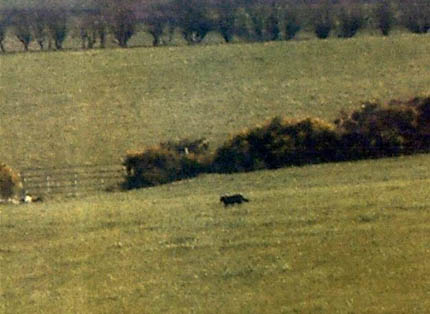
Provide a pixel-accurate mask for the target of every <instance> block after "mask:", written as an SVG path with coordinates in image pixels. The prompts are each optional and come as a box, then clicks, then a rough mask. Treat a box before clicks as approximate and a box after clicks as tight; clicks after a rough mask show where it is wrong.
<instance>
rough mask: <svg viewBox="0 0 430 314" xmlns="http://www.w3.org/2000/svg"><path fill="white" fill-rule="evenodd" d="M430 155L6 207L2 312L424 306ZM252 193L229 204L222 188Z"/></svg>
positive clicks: (429, 249)
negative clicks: (225, 204)
mask: <svg viewBox="0 0 430 314" xmlns="http://www.w3.org/2000/svg"><path fill="white" fill-rule="evenodd" d="M429 165H430V156H429V155H417V156H410V157H400V158H392V159H382V160H369V161H360V162H355V163H338V164H324V165H314V166H308V167H301V168H288V169H280V170H276V171H259V172H254V173H247V174H236V175H204V176H202V177H199V178H197V179H193V180H189V181H181V182H177V183H174V184H169V185H164V186H159V187H155V188H148V189H143V190H139V191H131V192H127V193H126V192H123V193H110V194H100V195H96V196H93V197H89V198H86V199H82V200H75V201H68V202H64V203H61V202H55V201H52V202H48V203H46V204H43V203H42V204H32V205H20V206H13V205H10V206H2V207H0V211H1V212H0V217H1V219H0V239H1V241H0V270H1V271H0V282H1V284H0V312H1V313H5V314H6V313H14V314H15V313H428V309H429V308H430V276H429V274H430V262H429V261H430V215H429V201H428V195H429V194H430V166H429ZM226 192H242V193H243V194H244V195H245V196H247V197H249V198H250V199H251V202H250V203H246V204H243V205H241V206H235V207H228V208H224V207H223V206H222V205H221V204H220V203H219V195H221V194H223V193H226Z"/></svg>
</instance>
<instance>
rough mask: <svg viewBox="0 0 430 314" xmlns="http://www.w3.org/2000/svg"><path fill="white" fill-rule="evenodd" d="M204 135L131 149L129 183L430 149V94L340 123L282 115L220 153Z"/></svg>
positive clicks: (365, 108) (371, 107) (370, 107)
mask: <svg viewBox="0 0 430 314" xmlns="http://www.w3.org/2000/svg"><path fill="white" fill-rule="evenodd" d="M203 143H204V144H203ZM207 148H208V147H207V143H206V142H204V141H203V140H197V141H187V140H185V141H182V142H179V143H168V144H161V145H158V146H156V147H150V148H148V149H146V150H144V151H142V152H131V153H128V154H127V156H126V158H125V160H124V165H125V166H126V168H127V176H126V181H125V183H124V188H126V189H132V188H139V187H145V186H153V185H158V184H163V183H168V182H172V181H176V180H181V179H184V178H190V177H194V176H197V175H198V174H200V173H203V172H206V173H208V172H218V173H233V172H244V171H254V170H259V169H274V168H280V167H286V166H293V165H294V166H301V165H307V164H315V163H322V162H333V161H347V160H357V159H364V158H380V157H389V156H398V155H402V154H413V153H419V152H428V151H430V98H415V99H412V100H410V101H406V102H401V101H392V102H390V103H388V104H385V105H380V104H377V103H365V104H363V105H361V106H360V107H359V108H358V109H357V110H355V111H353V112H351V113H344V112H342V113H341V114H340V117H339V118H338V119H336V120H335V122H334V123H328V122H325V121H323V120H320V119H316V118H307V119H302V120H293V119H285V118H280V117H276V118H274V119H272V120H270V121H268V122H266V123H264V124H263V125H262V126H257V127H255V128H252V129H248V130H245V131H243V132H241V133H239V134H237V135H235V136H233V137H232V138H230V139H229V140H228V141H226V142H225V143H224V144H223V145H222V146H221V147H219V148H218V149H217V150H216V151H215V152H214V153H212V154H210V153H208V150H207Z"/></svg>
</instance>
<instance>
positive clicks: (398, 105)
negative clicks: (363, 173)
mask: <svg viewBox="0 0 430 314" xmlns="http://www.w3.org/2000/svg"><path fill="white" fill-rule="evenodd" d="M429 122H430V99H429V98H416V99H413V100H411V101H409V102H399V101H393V102H391V103H390V104H388V105H379V104H376V103H366V104H364V105H362V107H361V108H360V109H358V110H356V111H353V112H352V113H351V114H348V115H347V114H343V116H342V117H341V118H340V119H338V120H337V121H336V124H337V126H338V131H339V133H340V134H341V149H340V151H341V152H342V154H343V159H346V160H350V159H359V158H376V157H383V156H396V155H400V154H412V153H416V152H422V151H428V150H429V148H430V128H429V127H428V125H429Z"/></svg>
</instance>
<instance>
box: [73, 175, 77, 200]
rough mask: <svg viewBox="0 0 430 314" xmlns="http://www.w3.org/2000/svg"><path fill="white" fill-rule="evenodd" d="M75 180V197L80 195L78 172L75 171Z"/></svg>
mask: <svg viewBox="0 0 430 314" xmlns="http://www.w3.org/2000/svg"><path fill="white" fill-rule="evenodd" d="M74 177H75V178H74V181H73V190H74V193H73V194H74V197H77V196H78V174H77V173H76V172H75V176H74Z"/></svg>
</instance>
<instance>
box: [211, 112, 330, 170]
mask: <svg viewBox="0 0 430 314" xmlns="http://www.w3.org/2000/svg"><path fill="white" fill-rule="evenodd" d="M336 147H337V134H336V132H335V128H334V126H333V125H331V124H329V123H326V122H323V121H321V120H319V119H311V118H308V119H304V120H298V121H297V120H286V119H281V118H279V117H277V118H274V119H272V120H271V121H269V122H268V123H266V124H265V125H263V126H261V127H257V128H254V129H251V130H247V131H244V132H242V133H241V134H239V135H237V136H235V137H233V138H231V139H230V140H229V141H227V142H226V143H225V144H224V145H223V146H221V147H220V148H219V149H218V150H217V151H216V153H215V157H214V162H213V169H214V170H215V171H217V172H238V171H252V170H257V169H263V168H271V169H273V168H279V167H283V166H291V165H303V164H309V163H319V162H324V161H332V160H336Z"/></svg>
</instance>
